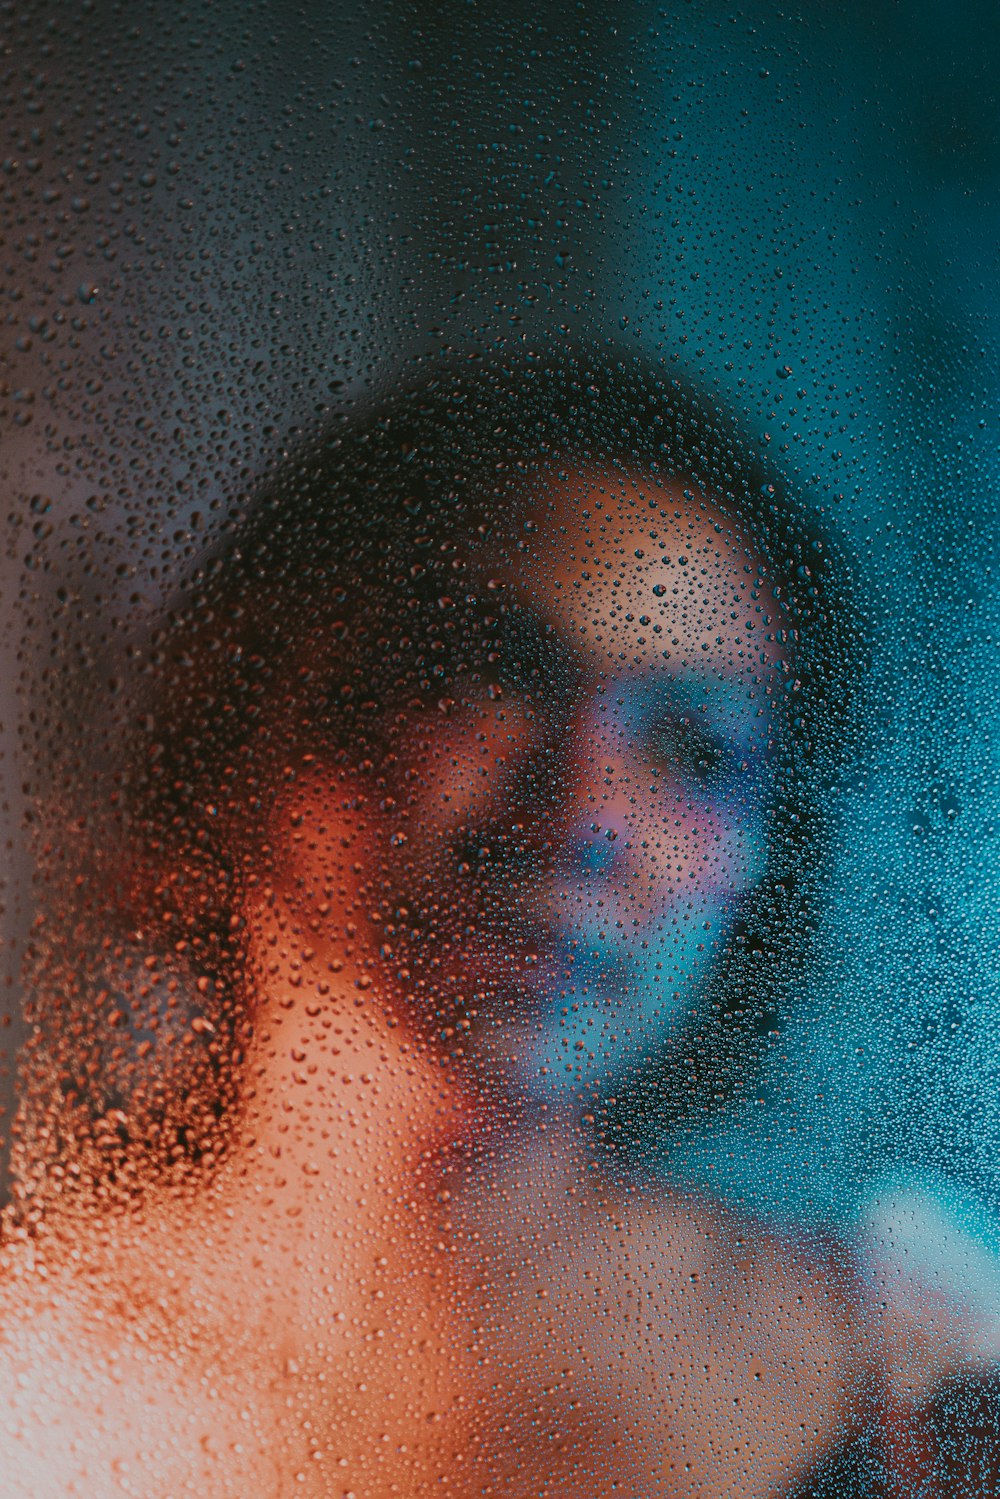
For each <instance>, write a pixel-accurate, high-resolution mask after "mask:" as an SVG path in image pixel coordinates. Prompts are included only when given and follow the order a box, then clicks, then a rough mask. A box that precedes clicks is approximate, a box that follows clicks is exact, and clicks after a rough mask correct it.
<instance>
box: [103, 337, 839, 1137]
mask: <svg viewBox="0 0 1000 1499" xmlns="http://www.w3.org/2000/svg"><path fill="white" fill-rule="evenodd" d="M567 465H571V466H572V467H573V468H574V469H575V470H576V471H577V472H579V471H580V470H581V468H583V469H586V470H587V471H588V472H590V473H593V474H594V475H595V476H597V477H599V476H600V475H602V474H603V473H606V474H608V475H609V476H611V475H612V474H613V473H614V472H615V471H616V470H617V471H629V472H631V473H635V472H637V471H638V472H641V473H643V474H649V475H651V476H660V477H662V479H663V480H668V479H671V478H677V477H682V478H683V480H684V482H685V485H686V486H688V487H689V488H690V492H691V495H692V501H693V502H694V503H697V502H698V500H699V498H701V499H703V500H704V501H705V502H706V504H710V505H711V507H712V509H713V510H716V511H718V512H721V514H722V516H723V517H724V518H726V519H730V520H731V521H732V523H733V526H734V529H736V530H737V532H738V533H739V534H740V535H741V536H744V537H746V538H747V540H748V541H750V542H751V543H752V545H753V549H754V552H755V554H756V555H758V556H759V557H760V558H761V559H762V561H763V562H764V564H765V567H766V572H767V575H768V579H769V581H770V583H771V585H772V589H773V591H774V592H775V593H776V594H777V596H778V597H779V599H780V604H781V607H782V608H783V610H784V611H785V615H784V619H783V621H781V622H780V623H781V624H783V625H784V629H785V637H786V643H787V648H788V653H789V656H790V659H791V664H792V667H793V672H792V677H791V679H790V680H789V683H788V688H789V690H788V692H787V695H786V696H787V701H786V702H785V703H784V704H783V705H782V709H781V713H782V716H783V722H782V724H781V730H780V747H779V773H778V786H779V800H778V805H777V807H776V810H775V819H774V823H773V837H772V847H771V855H770V858H769V862H768V868H767V873H766V875H765V878H764V880H763V881H762V882H761V884H760V886H759V888H758V889H757V891H756V892H755V894H754V896H753V898H752V900H751V901H750V903H749V906H748V908H747V909H746V910H745V913H744V915H743V917H742V920H741V924H740V928H739V930H738V931H737V933H736V934H735V936H734V937H733V939H732V940H731V942H730V944H729V947H728V949H727V954H726V958H725V961H724V963H723V965H722V971H721V973H720V977H719V980H718V982H717V983H715V984H714V985H712V986H710V989H711V992H710V994H709V995H707V996H706V998H705V1002H704V1005H703V1006H702V1007H701V1009H700V1010H699V1012H698V1013H696V1014H695V1015H693V1016H692V1017H691V1018H690V1020H689V1021H688V1023H687V1027H686V1030H685V1032H684V1034H683V1035H682V1036H681V1038H680V1041H679V1044H678V1046H676V1047H674V1048H672V1049H671V1051H670V1054H669V1056H668V1057H666V1058H663V1057H659V1058H655V1059H650V1072H649V1082H650V1084H651V1089H650V1093H651V1096H655V1098H656V1100H657V1102H656V1112H657V1113H658V1114H659V1115H660V1117H661V1118H663V1117H666V1115H667V1114H670V1113H673V1114H674V1115H676V1114H677V1113H678V1112H681V1113H683V1112H685V1111H687V1110H688V1109H690V1108H691V1107H693V1106H694V1107H701V1106H702V1104H703V1103H704V1100H705V1099H706V1098H708V1097H711V1096H718V1095H719V1094H720V1093H722V1094H725V1093H726V1092H727V1091H730V1090H731V1088H732V1086H733V1085H734V1083H735V1082H736V1081H737V1080H738V1079H739V1078H740V1077H741V1076H745V1075H747V1066H748V1062H749V1060H750V1057H749V1054H748V1053H749V1052H752V1050H753V1048H754V1045H755V1044H756V1043H757V1040H758V1039H759V1037H760V1036H761V1035H764V1034H766V1032H767V1031H769V1030H770V1029H772V1028H774V1026H775V1024H776V1017H777V1016H778V1015H779V1013H780V1011H781V1008H782V992H781V985H779V983H778V974H779V972H780V973H783V974H784V980H783V982H784V984H785V985H787V984H788V975H789V973H790V972H792V973H794V972H795V970H796V966H797V965H798V966H799V967H800V966H801V963H802V960H803V955H804V952H805V950H806V944H804V942H803V930H804V928H805V927H807V926H808V925H809V924H810V923H811V913H812V910H813V907H814V904H815V887H816V871H817V866H818V861H819V859H820V858H821V856H822V852H823V849H824V846H825V840H826V829H825V818H824V796H823V791H824V787H825V785H827V784H828V782H829V778H830V777H831V776H833V777H835V776H836V775H837V774H838V768H839V767H841V766H842V764H843V760H844V757H845V753H846V752H847V749H848V746H849V741H850V724H851V719H852V713H851V700H852V694H853V687H854V684H855V683H856V681H857V679H858V675H859V659H858V658H859V648H860V641H859V638H858V636H857V634H856V632H855V630H854V628H853V627H852V617H853V611H852V608H851V604H850V598H849V591H848V582H847V567H846V562H845V557H844V555H843V553H842V552H841V551H840V549H839V548H837V547H836V546H835V544H834V541H833V538H832V536H831V535H830V534H829V532H828V531H827V532H823V531H821V530H820V529H818V528H817V527H815V526H814V525H813V524H812V523H811V521H810V519H809V516H808V508H807V505H806V503H805V501H804V499H803V497H802V496H801V495H795V496H794V497H791V498H790V497H789V496H788V495H787V494H786V492H785V489H784V487H783V485H782V483H781V482H780V480H779V479H778V478H777V476H776V475H775V474H773V473H771V472H770V471H769V470H768V469H767V468H766V467H765V466H764V465H763V464H762V463H761V462H760V461H759V460H758V458H757V457H756V456H755V455H754V453H753V451H752V448H751V446H750V445H749V444H748V442H747V440H746V437H745V435H744V433H743V432H742V431H741V429H740V426H739V424H738V423H737V422H736V421H735V420H734V419H733V418H731V417H730V416H729V415H727V413H726V411H725V409H724V408H723V407H722V406H721V404H720V403H719V402H717V401H716V400H714V399H713V398H710V397H706V396H704V395H702V394H699V393H698V392H697V391H695V390H693V389H692V388H691V387H690V386H688V385H685V384H683V383H682V382H681V381H680V380H678V379H676V378H674V377H673V376H671V375H669V374H667V373H665V372H664V371H662V370H660V369H658V368H655V367H651V366H650V365H649V364H648V363H646V362H644V361H642V360H641V359H638V358H635V357H631V356H628V355H624V354H621V353H620V352H617V351H613V350H612V351H606V350H598V349H577V350H575V351H571V352H566V353H563V354H559V355H558V356H553V355H550V354H546V355H544V356H543V355H537V356H533V355H531V354H524V355H519V356H517V357H516V358H513V357H512V358H505V357H502V356H498V357H490V358H485V357H470V358H469V359H467V360H464V361H462V362H456V363H452V364H449V365H447V366H444V367H435V368H431V369H429V370H424V371H422V372H421V371H420V370H417V371H416V372H415V374H414V376H413V378H412V379H403V380H401V381H400V383H399V385H398V386H397V387H396V388H394V389H392V390H390V391H387V392H385V393H383V394H377V395H375V396H372V397H368V398H364V399H359V400H357V402H356V403H355V404H354V406H353V407H351V408H350V409H345V410H344V411H343V412H342V413H340V414H339V415H338V416H337V417H336V419H334V420H333V421H332V423H331V424H330V425H329V426H328V427H327V428H326V429H325V430H323V431H322V432H320V433H319V434H317V435H315V436H312V437H310V438H307V439H303V441H302V442H301V444H300V446H299V447H298V448H296V449H295V450H293V451H292V452H291V453H287V454H285V453H283V454H281V455H280V456H279V457H278V459H277V460H276V461H275V463H274V464H273V467H272V469H271V472H270V473H269V474H267V475H266V476H265V477H264V479H263V480H262V481H261V483H260V485H259V487H258V494H257V497H256V500H255V502H254V503H253V504H252V505H251V507H250V513H249V516H248V518H247V519H246V520H245V522H244V523H243V524H242V525H241V526H240V527H238V528H237V529H236V530H235V532H234V534H232V535H231V536H230V537H229V538H228V539H227V540H226V541H225V542H224V543H222V544H220V545H219V546H218V547H217V549H216V550H215V551H214V552H213V553H212V554H210V555H209V556H208V557H206V558H205V559H204V560H203V562H202V563H201V564H200V565H199V567H198V568H197V570H196V571H195V573H194V575H193V576H192V578H191V579H190V580H189V582H188V583H187V585H186V586H185V588H184V590H183V592H182V595H181V597H180V598H179V599H178V600H177V602H176V603H175V605H174V607H173V608H172V609H171V610H170V611H169V613H168V614H167V615H166V617H165V618H164V620H163V621H162V623H161V625H160V627H159V628H158V629H157V631H156V632H155V635H154V636H153V637H152V638H151V639H147V640H146V641H144V642H140V643H139V644H138V646H137V648H136V650H135V652H134V654H136V655H138V656H140V657H141V658H142V660H143V663H144V665H143V677H144V684H145V685H144V686H143V687H142V688H141V690H140V696H141V698H142V699H143V701H142V702H141V704H140V705H139V711H138V712H136V713H135V715H134V717H133V724H134V725H135V727H134V731H133V732H132V735H131V740H130V743H129V744H128V748H127V754H126V757H125V759H126V764H125V766H124V770H123V773H122V775H121V777H120V780H121V786H120V788H119V791H118V797H117V802H116V817H117V819H118V827H119V832H118V834H117V835H116V837H117V846H118V849H119V851H118V852H117V853H116V855H115V857H116V859H118V860H119V862H120V863H121V864H123V865H125V866H127V867H129V868H130V869H134V870H135V871H138V873H136V874H135V875H134V877H133V878H132V880H131V883H132V887H133V889H135V890H138V891H140V892H144V893H143V896H142V899H143V900H144V901H145V905H146V912H145V915H144V917H143V919H142V922H141V925H142V928H143V938H144V941H145V942H146V943H147V944H148V945H149V946H151V947H153V948H156V947H157V946H158V945H159V946H160V948H161V949H162V950H164V951H166V950H170V951H173V952H175V953H176V952H179V953H181V954H182V955H183V958H184V961H185V963H187V964H188V965H190V966H191V967H192V968H193V970H194V971H195V972H196V973H197V974H198V976H199V977H200V979H201V987H202V988H203V989H204V990H205V994H206V996H207V997H206V998H205V999H204V1008H205V1011H206V1015H205V1019H206V1020H207V1022H208V1025H209V1026H210V1027H211V1032H212V1034H214V1035H216V1036H218V1035H219V1034H221V1033H222V1032H225V1031H226V1027H227V1025H231V1022H232V1005H231V1003H230V1001H229V1000H228V999H227V996H228V995H229V994H230V984H229V982H228V979H227V977H226V975H227V974H228V973H231V972H232V971H233V968H234V965H238V963H239V961H240V957H241V953H240V947H239V920H238V912H239V905H240V894H239V892H240V889H241V887H242V883H243V881H244V879H245V878H246V876H247V874H248V872H252V870H253V867H254V864H255V860H256V859H257V858H258V855H259V852H260V850H259V837H260V832H259V830H260V829H261V828H262V827H264V826H265V825H266V823H267V810H268V804H269V799H271V798H272V797H273V796H274V795H275V793H276V788H277V787H278V786H279V785H280V783H281V781H282V777H283V776H286V775H293V774H295V773H296V767H297V766H301V764H302V762H303V760H304V758H305V757H306V756H308V755H310V754H316V753H317V752H319V753H321V754H323V755H325V756H327V757H328V756H329V755H330V754H331V753H336V752H339V753H348V751H349V753H350V755H351V757H352V759H353V761H354V762H355V763H357V762H358V761H359V760H362V759H364V758H366V757H368V758H370V760H371V761H372V762H373V763H374V762H377V760H378V757H379V755H380V753H381V752H382V750H384V747H385V732H386V725H387V723H388V722H389V721H390V720H391V717H392V712H393V710H394V709H396V708H397V707H399V708H405V710H406V711H407V712H408V713H418V712H421V711H433V710H434V707H435V704H436V703H437V702H438V701H439V700H440V699H442V698H445V697H447V695H448V694H449V693H450V692H453V691H454V681H455V679H456V677H457V676H458V675H460V674H461V672H462V671H463V669H465V668H466V667H467V666H468V664H469V661H470V660H471V657H472V655H473V654H474V653H475V651H477V650H482V649H483V648H484V637H483V630H484V620H485V628H486V630H487V634H488V633H489V630H490V629H492V628H493V625H494V622H495V620H496V619H497V618H499V617H500V616H501V615H502V613H503V610H504V608H505V607H506V604H505V602H504V598H503V590H502V588H500V589H495V590H493V589H491V579H490V570H491V568H492V569H493V570H494V571H495V572H500V571H502V567H501V566H500V564H501V562H502V558H503V557H504V556H505V555H508V554H510V553H511V552H512V551H513V550H514V549H516V548H517V547H518V546H522V547H523V546H524V545H525V529H524V527H525V518H526V512H527V510H528V507H529V505H530V503H531V500H532V498H533V497H534V496H537V495H539V494H541V493H543V492H544V488H545V485H546V482H547V480H551V479H552V478H553V476H556V475H558V474H559V472H560V471H561V470H563V469H565V468H566V466H567ZM484 600H485V603H484ZM488 643H489V642H488V640H486V641H485V644H487V645H488ZM109 846H110V844H109ZM122 848H124V850H125V851H126V852H125V854H124V855H123V854H122V852H121V849H122ZM142 871H145V874H143V873H142ZM154 892H155V894H154ZM132 924H133V925H134V924H135V922H134V917H133V918H132ZM227 1007H228V1008H227ZM227 1014H228V1015H229V1020H228V1021H227V1019H226V1016H227ZM222 1049H223V1051H224V1050H225V1048H224V1047H223V1048H222ZM614 1127H617V1128H622V1127H623V1126H622V1125H621V1121H619V1122H618V1125H617V1126H614Z"/></svg>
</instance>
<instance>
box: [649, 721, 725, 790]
mask: <svg viewBox="0 0 1000 1499" xmlns="http://www.w3.org/2000/svg"><path fill="white" fill-rule="evenodd" d="M646 744H647V749H648V753H649V757H650V760H651V761H652V762H653V764H655V765H656V766H657V767H659V768H660V769H662V770H667V771H673V772H675V773H676V774H679V775H682V776H685V777H687V778H688V779H691V780H697V781H704V782H708V781H712V780H715V779H716V778H717V777H718V776H719V775H720V773H722V772H723V771H725V769H726V768H727V764H728V759H729V757H728V755H727V754H726V751H725V749H724V748H723V747H722V746H721V745H720V744H717V743H716V742H715V741H714V740H712V739H710V738H709V737H708V735H707V734H705V733H704V732H703V730H701V729H700V728H698V726H697V725H696V724H694V723H692V722H691V720H690V719H687V718H677V719H667V720H665V721H661V722H658V723H657V724H656V725H655V726H654V727H653V728H652V729H651V730H650V731H649V733H648V735H647V738H646Z"/></svg>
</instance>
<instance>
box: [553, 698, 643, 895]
mask: <svg viewBox="0 0 1000 1499" xmlns="http://www.w3.org/2000/svg"><path fill="white" fill-rule="evenodd" d="M602 708H603V703H601V702H594V701H590V700H587V701H584V702H582V703H580V704H578V705H576V706H575V707H572V708H570V709H569V711H564V713H563V714H562V715H561V716H560V720H559V722H557V723H555V724H551V725H549V731H548V733H547V734H545V735H544V736H542V737H541V738H540V739H539V741H538V743H537V744H536V746H535V761H536V764H535V765H534V767H533V770H532V774H531V781H532V784H533V786H534V788H535V790H536V793H537V795H536V797H535V799H534V805H533V808H532V812H533V816H534V818H535V820H536V821H538V822H540V823H541V824H542V825H543V826H544V828H545V830H546V832H547V835H548V837H549V838H550V839H553V840H557V841H558V843H559V845H560V847H561V849H562V850H563V852H564V854H566V855H567V856H568V859H567V862H568V863H569V864H570V865H571V866H572V867H573V868H574V869H577V870H579V871H580V872H581V873H584V874H592V875H601V874H606V873H607V872H608V871H609V870H610V869H611V868H612V866H613V865H614V864H615V863H616V860H617V859H618V858H619V856H620V854H621V853H622V852H623V851H624V849H626V848H627V847H629V844H630V840H629V833H630V830H631V823H632V821H633V820H634V815H635V805H634V792H635V788H632V791H631V793H630V783H629V778H628V775H627V772H626V766H625V756H626V752H627V746H626V745H625V743H624V741H623V737H622V733H621V732H620V730H619V726H618V725H616V724H612V725H611V726H610V727H609V725H608V723H607V721H606V716H605V714H604V713H603V712H602Z"/></svg>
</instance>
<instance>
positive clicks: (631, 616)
mask: <svg viewBox="0 0 1000 1499" xmlns="http://www.w3.org/2000/svg"><path fill="white" fill-rule="evenodd" d="M510 581H511V583H512V584H513V586H514V588H515V590H516V591H517V593H518V594H520V595H521V598H522V599H523V600H524V601H525V602H526V603H527V602H529V601H530V607H531V608H532V609H533V610H534V611H535V612H537V613H540V614H541V615H543V616H544V617H545V618H546V619H547V620H549V621H550V622H551V623H552V624H553V625H554V626H555V628H556V629H557V630H559V631H560V632H561V633H564V634H567V635H569V636H571V637H572V638H573V639H574V640H575V642H576V644H577V645H578V646H583V647H585V648H587V647H589V648H592V649H594V650H596V651H597V653H598V654H599V655H600V654H601V653H602V652H603V653H606V654H607V655H608V656H609V657H610V658H611V661H612V662H614V661H620V660H624V659H625V658H626V657H628V658H629V659H630V660H633V661H634V662H635V664H643V662H644V661H645V660H648V661H649V662H650V663H652V662H654V661H655V662H657V663H662V662H663V661H664V659H666V660H668V661H669V662H670V664H671V666H672V667H673V668H675V669H679V670H689V669H690V668H691V667H695V666H697V667H705V666H709V667H713V668H716V669H720V668H721V669H723V670H725V671H727V672H734V671H735V672H741V671H742V670H743V668H744V664H745V663H747V662H752V663H754V664H756V665H758V666H759V665H760V664H762V660H761V658H762V657H763V658H764V659H765V660H766V661H773V660H777V659H778V657H779V656H780V654H781V652H780V651H779V649H778V646H777V644H776V640H775V634H776V631H777V630H778V629H779V628H781V626H782V625H783V623H785V621H784V620H783V618H782V610H781V606H780V605H779V603H778V601H777V599H776V597H775V594H774V591H773V584H774V583H775V582H776V581H777V580H776V579H774V578H773V575H772V573H771V571H770V569H769V568H768V566H767V564H766V563H765V560H764V559H763V557H762V556H761V554H760V552H759V551H758V550H757V549H756V548H755V547H754V546H753V545H752V544H751V542H750V541H749V540H748V538H747V536H746V534H745V532H743V531H742V530H741V529H740V527H739V526H738V525H735V524H734V523H733V521H732V520H731V519H729V518H728V517H727V516H725V515H724V514H723V512H722V510H721V509H720V508H719V507H718V505H716V504H715V503H713V502H712V501H711V500H710V499H708V498H705V497H703V496H701V495H700V494H699V493H698V492H697V491H696V490H695V489H694V487H693V485H691V483H690V482H689V481H685V480H684V479H681V478H672V479H662V478H659V477H658V476H656V475H649V474H644V473H642V472H635V473H629V472H620V473H616V474H614V475H613V476H608V475H599V474H597V473H595V472H594V471H592V470H590V471H588V470H580V471H579V472H576V473H573V472H564V473H562V474H560V476H559V477H558V478H556V479H553V480H552V481H551V482H550V483H549V484H548V485H547V486H546V488H545V490H544V492H543V493H541V494H539V495H538V496H537V497H536V499H535V502H534V504H533V506H532V507H531V509H530V510H529V512H528V515H527V520H526V523H525V537H524V541H523V542H522V543H521V544H520V545H519V549H518V551H517V553H516V555H515V558H514V560H513V561H512V564H511V567H510Z"/></svg>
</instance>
